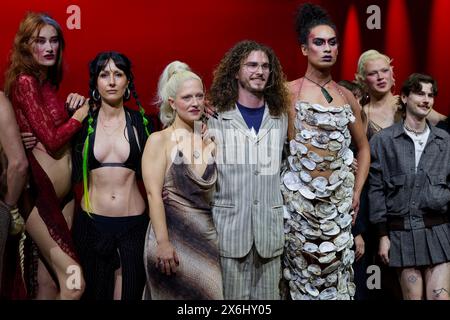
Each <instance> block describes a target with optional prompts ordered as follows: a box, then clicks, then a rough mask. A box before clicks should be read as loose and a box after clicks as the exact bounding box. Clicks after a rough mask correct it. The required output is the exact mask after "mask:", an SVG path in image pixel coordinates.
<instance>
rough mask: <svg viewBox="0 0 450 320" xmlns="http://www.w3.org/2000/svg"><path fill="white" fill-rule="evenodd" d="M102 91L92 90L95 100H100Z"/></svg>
mask: <svg viewBox="0 0 450 320" xmlns="http://www.w3.org/2000/svg"><path fill="white" fill-rule="evenodd" d="M100 98H101V97H100V92H98V90H97V89H94V90H92V99H94V101H96V102H98V101H100Z"/></svg>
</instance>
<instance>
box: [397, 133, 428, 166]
mask: <svg viewBox="0 0 450 320" xmlns="http://www.w3.org/2000/svg"><path fill="white" fill-rule="evenodd" d="M403 130H405V132H406V134H407V135H408V136H409V137H410V138H411V139H412V141H413V142H414V149H415V151H416V167H415V168H416V172H417V167H418V165H419V161H420V157H421V156H422V152H423V150H424V149H425V146H426V145H427V141H428V136H429V135H430V128H428V125H427V126H426V127H425V130H424V132H422V133H420V134H416V133H414V132H411V131H408V130H406V128H405V127H403Z"/></svg>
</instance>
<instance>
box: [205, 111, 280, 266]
mask: <svg viewBox="0 0 450 320" xmlns="http://www.w3.org/2000/svg"><path fill="white" fill-rule="evenodd" d="M208 129H209V132H210V134H211V136H214V138H215V142H216V144H217V149H216V150H217V152H216V162H217V168H218V177H217V183H216V192H215V193H214V196H213V201H212V212H213V217H214V223H215V226H216V229H217V232H218V234H219V249H220V254H221V256H222V257H229V258H240V257H244V256H245V255H247V253H248V252H249V251H250V249H251V247H252V245H253V243H254V244H255V247H256V250H257V251H258V253H259V255H260V256H261V257H263V258H270V257H276V256H278V255H280V254H281V252H282V250H283V244H284V232H283V207H282V205H283V198H282V195H281V190H280V166H281V157H282V150H283V145H284V143H285V141H286V134H287V116H286V115H282V116H271V115H270V114H269V109H268V107H267V106H266V108H265V111H264V116H263V120H262V123H261V127H260V130H259V132H258V134H257V135H255V134H254V133H253V132H252V131H250V130H249V129H248V126H247V124H246V123H245V120H244V119H243V117H242V115H241V113H240V112H239V110H238V109H237V108H235V109H233V110H231V111H226V112H223V113H221V114H220V115H219V119H214V118H211V119H210V120H209V123H208Z"/></svg>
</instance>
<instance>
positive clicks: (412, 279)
mask: <svg viewBox="0 0 450 320" xmlns="http://www.w3.org/2000/svg"><path fill="white" fill-rule="evenodd" d="M416 281H417V277H416V276H415V275H410V276H409V277H408V282H410V283H416Z"/></svg>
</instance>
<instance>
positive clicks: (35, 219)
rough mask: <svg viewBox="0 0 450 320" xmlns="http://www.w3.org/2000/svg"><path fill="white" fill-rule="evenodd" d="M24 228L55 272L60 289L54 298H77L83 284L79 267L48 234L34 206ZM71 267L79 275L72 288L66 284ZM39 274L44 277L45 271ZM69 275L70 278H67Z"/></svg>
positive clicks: (71, 272) (71, 270) (82, 288)
mask: <svg viewBox="0 0 450 320" xmlns="http://www.w3.org/2000/svg"><path fill="white" fill-rule="evenodd" d="M26 229H27V231H28V233H29V234H30V235H31V237H32V239H33V240H34V241H35V242H36V244H37V246H38V248H39V251H40V252H41V254H42V255H43V256H44V258H45V259H46V261H47V262H48V264H49V265H50V267H51V268H52V269H53V271H54V272H55V274H56V277H57V279H58V283H59V287H60V291H59V292H58V294H57V296H56V298H57V299H65V300H66V299H70V300H75V299H79V298H80V297H81V295H82V293H83V291H84V286H85V284H84V279H83V276H82V272H81V267H80V266H79V264H78V263H77V262H75V260H73V259H72V258H71V257H69V256H68V255H67V254H66V253H65V252H64V251H63V250H62V249H61V248H60V247H59V246H58V244H57V243H56V242H55V241H54V240H53V238H52V237H51V236H50V234H49V232H48V229H47V226H46V225H45V223H44V221H43V220H42V218H41V217H40V216H39V213H38V211H37V208H34V209H33V210H32V211H31V213H30V216H29V218H28V220H27V224H26ZM73 269H76V270H77V271H78V274H79V277H80V279H79V281H76V282H75V283H76V284H78V285H76V286H75V287H74V288H72V286H70V287H69V286H68V285H67V284H68V282H70V280H71V279H72V277H71V276H72V275H73ZM41 276H44V277H45V273H41ZM69 277H71V278H70V279H69ZM44 280H45V278H44ZM71 283H72V282H71Z"/></svg>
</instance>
